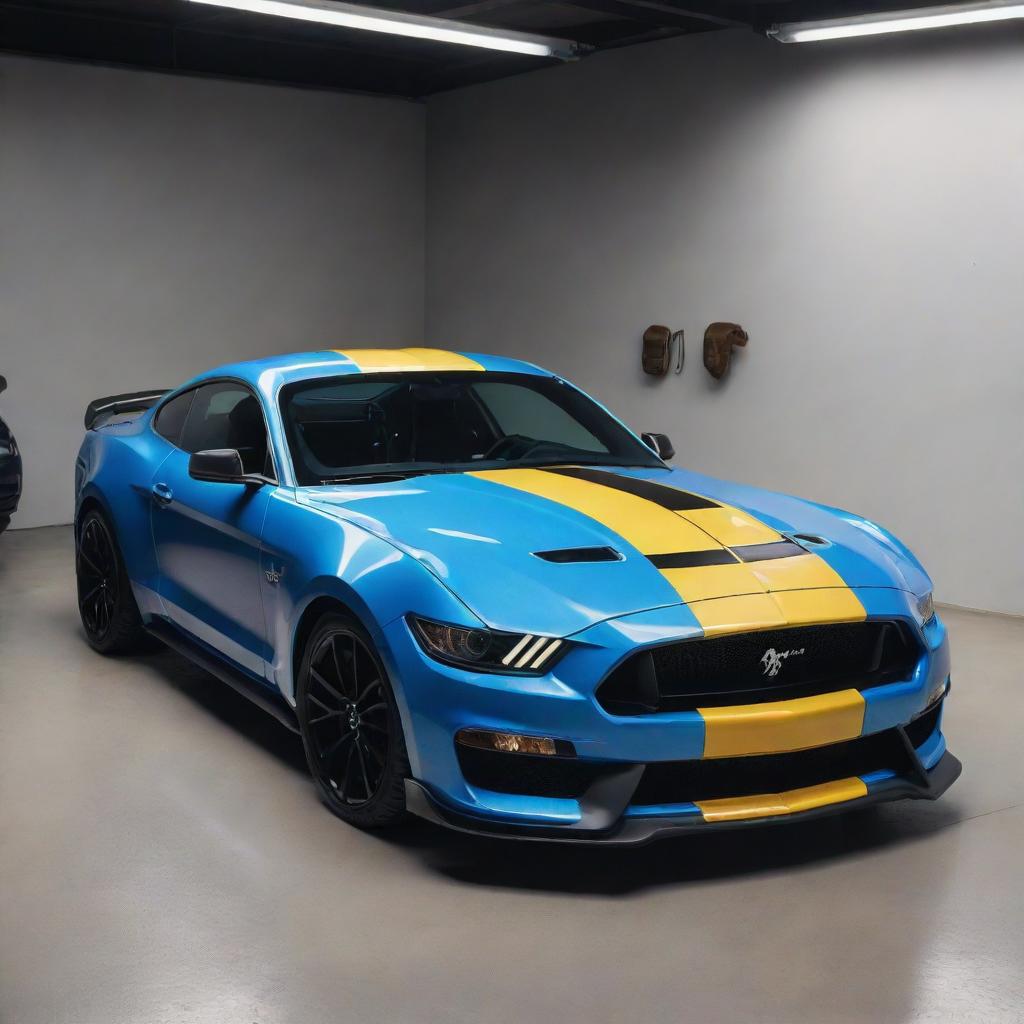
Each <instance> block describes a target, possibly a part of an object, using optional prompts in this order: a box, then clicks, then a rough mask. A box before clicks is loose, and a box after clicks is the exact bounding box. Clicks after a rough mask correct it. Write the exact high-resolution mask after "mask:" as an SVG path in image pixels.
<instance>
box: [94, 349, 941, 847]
mask: <svg viewBox="0 0 1024 1024" xmlns="http://www.w3.org/2000/svg"><path fill="white" fill-rule="evenodd" d="M85 419H86V428H87V429H86V434H85V440H84V441H83V443H82V447H81V451H80V453H79V456H78V461H77V465H76V473H75V491H76V498H77V502H76V513H75V528H76V541H77V548H76V550H77V559H76V569H77V578H78V603H79V608H80V610H81V617H82V623H83V625H84V628H85V635H86V637H87V639H88V641H89V643H90V644H91V645H92V646H93V647H94V648H95V649H96V650H97V651H100V652H102V653H104V654H113V653H115V652H121V651H126V650H129V649H131V648H133V647H135V646H136V645H138V644H139V642H140V641H142V640H143V639H145V638H147V637H150V636H156V637H158V638H159V639H160V640H162V641H163V642H165V643H166V644H168V645H169V646H170V647H172V648H175V649H176V650H178V651H181V652H182V653H184V654H185V655H187V656H188V657H189V658H191V659H193V660H194V661H196V662H198V663H199V664H200V665H203V666H204V667H206V668H207V669H209V671H210V672H212V673H213V674H214V675H216V676H218V677H220V678H221V679H222V680H224V681H225V682H227V683H229V684H230V685H232V686H234V687H235V688H236V689H238V690H240V691H241V692H243V693H245V694H246V695H247V696H248V697H250V698H251V699H252V700H254V701H256V702H257V703H258V704H260V705H261V706H262V707H264V708H265V709H266V710H268V711H270V712H271V713H272V714H274V715H276V716H277V717H278V718H279V719H280V720H281V721H282V722H284V723H286V724H287V725H289V726H290V727H291V728H293V729H295V730H296V731H297V732H298V733H299V734H300V735H301V737H302V743H303V745H304V748H305V752H306V757H307V759H308V762H309V767H310V770H311V772H312V775H313V778H314V779H315V780H316V784H317V786H318V787H319V790H320V793H321V795H322V798H323V800H324V801H325V802H326V804H327V805H328V807H329V808H330V809H331V810H332V811H334V812H335V813H336V814H337V815H339V816H340V817H341V818H343V819H344V820H345V821H348V822H351V823H352V824H354V825H358V826H362V827H372V826H382V825H387V824H389V823H391V822H394V821H396V820H398V819H399V818H400V817H401V816H402V815H403V814H404V813H405V812H406V811H411V812H413V813H416V814H419V815H421V816H423V817H426V818H429V819H431V820H433V821H435V822H439V823H441V824H444V825H447V826H450V827H453V828H457V829H462V830H466V831H471V832H481V833H488V834H492V835H502V836H514V837H518V838H530V839H555V840H573V841H599V842H606V843H630V842H642V841H645V840H648V839H651V838H654V837H656V836H661V835H666V834H673V833H675V834H680V833H686V832H691V831H697V830H708V829H721V828H731V827H735V826H742V825H750V824H754V823H760V822H767V821H776V822H778V821H797V820H804V819H807V818H809V817H812V816H815V815H820V814H825V813H832V812H835V811H838V810H844V809H850V808H856V807H861V806H865V805H868V804H872V803H876V802H879V801H883V800H895V799H899V798H903V797H917V798H921V797H923V798H927V799H934V798H935V797H937V796H939V795H940V794H941V793H942V792H944V791H945V790H946V789H947V788H948V787H949V786H950V785H951V784H952V783H953V781H954V780H955V779H956V777H957V775H958V774H959V772H960V764H959V762H958V761H957V760H956V759H955V758H954V757H953V755H952V754H950V753H947V751H946V743H945V740H944V738H943V734H942V732H941V729H940V726H941V719H942V707H943V702H944V699H945V697H946V694H947V693H948V691H949V685H950V683H949V648H948V643H947V638H946V629H945V627H944V625H943V624H942V622H941V621H940V619H939V618H938V616H937V615H936V614H935V610H934V607H933V605H932V593H931V590H932V587H931V582H930V580H929V578H928V576H927V574H926V573H925V571H924V569H922V567H921V565H920V564H919V563H918V561H917V560H916V559H915V558H914V556H913V555H912V554H911V553H910V552H909V551H908V550H907V548H906V547H904V546H903V545H902V544H901V543H900V542H899V541H898V540H896V538H895V537H893V536H892V535H891V534H890V533H888V532H886V531H885V530H884V529H883V528H882V527H880V526H878V525H876V524H875V523H873V522H870V521H869V520H866V519H863V518H860V517H859V516H855V515H852V514H850V513H847V512H842V511H839V510H838V509H833V508H827V507H824V506H822V505H817V504H813V503H811V502H807V501H802V500H799V499H797V498H791V497H786V496H784V495H781V494H776V493H773V492H769V491H763V490H758V489H755V488H751V487H744V486H741V485H739V484H733V483H726V482H724V481H721V480H716V479H712V478H710V477H706V476H701V475H698V474H696V473H691V472H688V471H685V470H681V469H674V468H672V467H671V466H670V465H668V463H667V462H666V460H667V459H669V458H671V457H672V455H673V454H674V453H673V452H672V449H671V444H670V443H669V441H668V439H667V438H666V437H665V436H664V435H661V434H645V435H643V436H642V438H641V437H638V436H637V435H636V434H634V433H633V432H632V431H630V430H629V429H628V428H627V427H625V426H624V425H623V424H622V423H621V422H620V421H619V420H617V419H616V418H615V417H614V416H612V415H611V414H610V413H609V412H608V411H607V410H606V409H604V408H603V407H602V406H600V405H598V404H597V403H596V402H594V401H593V400H592V399H590V398H588V397H587V396H586V395H584V394H583V393H582V392H581V391H580V390H578V389H577V388H576V387H574V386H573V385H572V384H571V383H569V382H568V381H566V380H564V379H562V378H561V377H558V376H557V375H555V374H552V373H549V372H547V371H545V370H542V369H539V368H538V367H536V366H533V365H530V364H527V363H522V362H518V361H515V360H511V359H504V358H498V357H494V356H483V355H471V354H460V353H454V352H445V351H441V350H437V349H427V348H407V349H397V350H384V349H347V350H337V351H324V352H311V353H303V354H298V355H288V356H281V357H277V358H271V359H263V360H258V361H254V362H246V363H239V364H237V365H232V366H224V367H221V368H219V369H216V370H211V371H210V372H209V373H205V374H202V375H201V376H199V377H197V378H195V379H194V380H191V381H189V382H188V383H187V384H183V385H182V386H181V387H179V388H176V389H175V390H173V391H167V392H165V391H151V392H143V393H139V394H133V395H119V396H115V397H112V398H108V399H98V400H97V401H95V402H93V403H92V404H91V405H90V406H89V408H88V411H87V412H86V418H85Z"/></svg>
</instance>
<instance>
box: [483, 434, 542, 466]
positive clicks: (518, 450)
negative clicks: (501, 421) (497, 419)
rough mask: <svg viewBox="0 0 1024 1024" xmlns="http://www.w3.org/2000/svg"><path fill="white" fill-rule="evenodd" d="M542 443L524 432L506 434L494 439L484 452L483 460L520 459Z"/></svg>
mask: <svg viewBox="0 0 1024 1024" xmlns="http://www.w3.org/2000/svg"><path fill="white" fill-rule="evenodd" d="M541 444H544V442H543V441H538V440H536V438H533V437H527V436H526V435H525V434H508V435H506V436H505V437H503V438H501V439H500V440H498V441H495V442H494V444H492V445H491V447H490V448H488V449H487V451H486V452H484V456H483V461H484V462H490V461H497V460H504V461H506V462H507V461H509V460H510V459H521V458H522V457H523V456H524V455H527V454H529V453H530V452H532V451H533V449H534V448H536V447H537V446H538V445H541Z"/></svg>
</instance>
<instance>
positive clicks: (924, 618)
mask: <svg viewBox="0 0 1024 1024" xmlns="http://www.w3.org/2000/svg"><path fill="white" fill-rule="evenodd" d="M917 614H918V615H920V616H921V622H922V623H925V622H931V620H932V619H934V618H935V602H934V601H933V600H932V592H931V591H930V590H929V591H928V593H927V594H925V595H924V597H919V598H918V599H917Z"/></svg>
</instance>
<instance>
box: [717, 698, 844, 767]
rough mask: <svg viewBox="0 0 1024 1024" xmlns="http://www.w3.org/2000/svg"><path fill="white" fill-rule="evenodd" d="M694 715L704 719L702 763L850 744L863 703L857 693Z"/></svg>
mask: <svg viewBox="0 0 1024 1024" xmlns="http://www.w3.org/2000/svg"><path fill="white" fill-rule="evenodd" d="M697 712H698V714H699V715H700V716H701V718H703V719H704V755H703V756H704V757H706V758H708V757H743V756H746V755H748V754H781V753H785V752H787V751H791V750H806V749H807V748H809V747H822V746H825V745H826V744H828V743H841V742H843V740H852V739H856V737H858V736H859V735H860V734H861V730H862V729H863V727H864V698H863V696H862V695H861V694H860V693H859V692H858V691H857V690H840V691H839V692H838V693H822V694H818V695H817V696H814V697H799V698H797V699H796V700H780V701H774V702H773V703H771V704H737V705H735V706H733V707H725V708H697Z"/></svg>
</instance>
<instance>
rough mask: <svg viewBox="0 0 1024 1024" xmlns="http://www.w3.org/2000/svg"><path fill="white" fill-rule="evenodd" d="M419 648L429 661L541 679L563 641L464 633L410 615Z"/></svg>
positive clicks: (486, 632) (474, 631) (561, 651)
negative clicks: (434, 659) (432, 659)
mask: <svg viewBox="0 0 1024 1024" xmlns="http://www.w3.org/2000/svg"><path fill="white" fill-rule="evenodd" d="M409 624H410V626H411V627H412V632H413V635H414V636H415V637H416V639H417V640H418V641H419V644H420V646H421V647H422V648H423V650H424V651H426V652H427V654H429V655H430V656H431V657H432V658H437V660H438V661H443V662H445V663H447V664H449V665H458V666H459V667H460V668H472V669H476V671H478V672H507V673H513V674H520V675H521V674H526V675H538V676H539V675H542V674H543V673H544V672H547V671H548V669H550V668H551V666H552V665H554V663H555V662H556V661H557V660H558V659H559V658H560V657H561V656H562V654H564V653H565V649H566V646H567V645H566V643H565V641H564V640H561V639H559V638H558V637H553V636H538V635H536V634H533V633H502V632H499V631H498V630H494V629H466V628H465V627H463V626H450V625H448V623H446V622H434V621H433V620H432V619H423V618H420V616H419V615H410V616H409Z"/></svg>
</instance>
